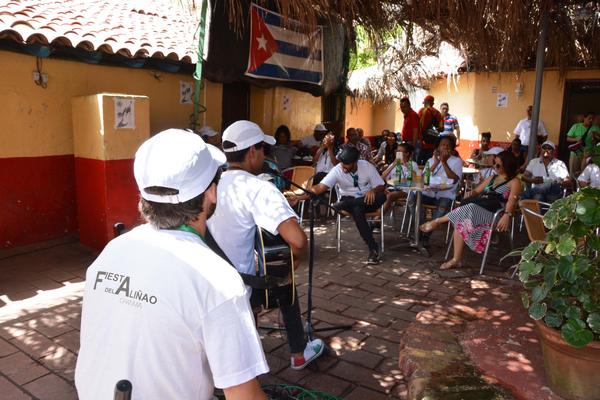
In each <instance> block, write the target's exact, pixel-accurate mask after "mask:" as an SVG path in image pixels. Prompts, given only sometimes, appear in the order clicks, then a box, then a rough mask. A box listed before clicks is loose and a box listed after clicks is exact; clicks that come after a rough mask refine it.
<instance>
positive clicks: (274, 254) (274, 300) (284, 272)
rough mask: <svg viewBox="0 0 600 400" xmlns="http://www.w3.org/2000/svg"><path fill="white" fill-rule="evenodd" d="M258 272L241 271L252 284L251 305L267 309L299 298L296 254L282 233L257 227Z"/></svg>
mask: <svg viewBox="0 0 600 400" xmlns="http://www.w3.org/2000/svg"><path fill="white" fill-rule="evenodd" d="M254 250H255V252H256V258H257V266H256V275H249V274H241V275H242V280H243V281H244V283H246V284H247V285H249V286H250V287H252V288H253V289H254V290H252V296H251V297H250V304H251V305H252V307H258V306H263V307H264V308H265V309H272V308H277V307H279V305H288V306H290V305H292V304H293V303H294V301H295V297H296V289H295V287H296V286H295V281H294V256H293V253H292V250H291V249H290V246H289V245H288V244H287V243H286V242H285V240H283V238H282V237H281V235H273V234H271V233H270V232H267V231H266V230H264V229H261V228H259V227H257V229H256V235H255V239H254Z"/></svg>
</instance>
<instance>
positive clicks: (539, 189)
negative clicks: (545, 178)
mask: <svg viewBox="0 0 600 400" xmlns="http://www.w3.org/2000/svg"><path fill="white" fill-rule="evenodd" d="M562 196H563V188H562V186H560V185H559V184H558V183H552V184H548V183H544V184H541V185H536V186H535V187H531V188H529V189H527V190H526V191H525V192H523V193H522V194H521V198H522V199H534V200H538V201H543V202H545V203H554V202H555V201H556V200H558V199H560V198H561V197H562Z"/></svg>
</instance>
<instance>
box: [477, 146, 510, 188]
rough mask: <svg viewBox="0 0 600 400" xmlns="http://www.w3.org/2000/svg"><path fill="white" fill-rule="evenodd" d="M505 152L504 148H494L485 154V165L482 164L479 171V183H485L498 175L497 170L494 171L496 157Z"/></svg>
mask: <svg viewBox="0 0 600 400" xmlns="http://www.w3.org/2000/svg"><path fill="white" fill-rule="evenodd" d="M503 151H504V149H503V148H502V147H492V148H491V149H489V150H487V151H484V152H483V156H484V159H483V161H484V163H485V164H482V165H481V168H480V169H479V174H478V178H479V179H478V181H477V183H479V182H483V181H484V180H486V179H487V178H489V177H490V176H494V175H496V170H495V169H494V160H495V159H496V156H497V155H498V154H500V153H502V152H503Z"/></svg>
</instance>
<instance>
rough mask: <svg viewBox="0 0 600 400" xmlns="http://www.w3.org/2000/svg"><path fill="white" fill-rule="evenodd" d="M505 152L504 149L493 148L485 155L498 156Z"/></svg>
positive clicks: (485, 152)
mask: <svg viewBox="0 0 600 400" xmlns="http://www.w3.org/2000/svg"><path fill="white" fill-rule="evenodd" d="M503 151H504V149H503V148H502V147H498V146H496V147H492V148H491V149H489V150H488V151H484V152H483V154H484V155H486V156H497V155H498V154H500V153H502V152H503Z"/></svg>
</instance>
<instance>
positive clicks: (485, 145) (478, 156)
mask: <svg viewBox="0 0 600 400" xmlns="http://www.w3.org/2000/svg"><path fill="white" fill-rule="evenodd" d="M479 143H480V144H479V148H478V149H475V150H473V152H472V153H471V157H470V158H471V159H472V160H475V161H481V160H483V158H484V155H483V152H485V151H488V150H489V149H490V145H491V143H492V134H491V133H490V132H483V133H482V134H481V141H480V142H479Z"/></svg>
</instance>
